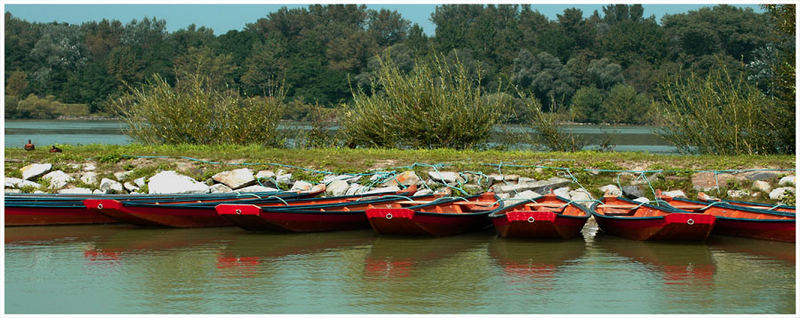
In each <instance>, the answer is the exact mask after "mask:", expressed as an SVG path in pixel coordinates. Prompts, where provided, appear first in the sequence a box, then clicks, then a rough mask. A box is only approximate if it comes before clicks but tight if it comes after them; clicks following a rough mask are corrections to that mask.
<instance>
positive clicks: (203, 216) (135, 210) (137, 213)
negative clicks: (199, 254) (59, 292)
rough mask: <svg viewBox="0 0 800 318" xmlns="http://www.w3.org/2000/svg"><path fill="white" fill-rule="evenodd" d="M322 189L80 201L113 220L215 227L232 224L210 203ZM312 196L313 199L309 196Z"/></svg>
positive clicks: (274, 198) (283, 198)
mask: <svg viewBox="0 0 800 318" xmlns="http://www.w3.org/2000/svg"><path fill="white" fill-rule="evenodd" d="M322 191H323V190H321V189H316V190H314V191H310V192H299V193H297V192H286V193H281V194H278V195H270V196H266V197H261V198H256V199H254V198H253V197H252V196H249V195H247V196H235V197H223V198H211V199H193V200H168V201H165V200H155V201H120V200H113V199H90V200H84V201H83V203H84V205H85V206H86V208H87V209H88V210H91V211H94V212H97V213H99V214H102V215H104V216H106V217H109V218H112V219H114V220H116V221H119V222H123V223H128V224H134V225H141V226H167V227H181V228H183V227H216V226H230V225H233V224H231V223H230V222H228V221H227V220H225V219H223V218H221V217H219V216H218V215H217V213H216V212H215V211H214V207H215V206H216V205H217V204H219V203H220V202H232V201H235V202H248V203H257V204H265V205H270V204H273V205H283V204H286V203H284V202H287V200H293V199H300V198H310V197H311V198H313V197H315V196H317V195H319V194H320V193H322ZM311 200H314V199H311Z"/></svg>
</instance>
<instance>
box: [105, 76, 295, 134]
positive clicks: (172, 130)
mask: <svg viewBox="0 0 800 318" xmlns="http://www.w3.org/2000/svg"><path fill="white" fill-rule="evenodd" d="M179 82H180V80H179ZM283 98H284V94H283V90H282V89H279V90H278V95H277V96H272V97H249V98H248V97H242V96H240V95H239V93H238V92H236V91H235V90H223V89H220V88H215V85H214V83H213V82H212V81H210V80H209V79H208V78H207V77H203V76H192V77H190V78H189V79H188V80H186V81H184V82H182V83H181V85H177V86H176V87H172V86H171V85H170V84H169V83H167V81H166V80H165V79H163V78H162V77H160V76H158V75H155V76H154V77H153V78H152V79H151V80H149V81H148V82H147V83H146V84H145V85H144V86H143V87H141V88H138V89H131V90H130V91H129V92H128V93H126V94H125V95H123V96H122V97H121V98H119V99H117V100H115V101H114V103H113V106H114V108H115V109H116V110H117V111H118V112H119V113H120V115H121V117H122V119H123V121H125V123H126V124H127V128H126V129H125V133H126V134H127V135H129V136H131V137H132V138H133V139H135V140H136V141H139V142H142V143H146V144H231V143H232V144H274V142H275V137H276V128H277V125H278V122H279V121H280V118H281V116H282V114H283V111H284V108H285V107H284V104H283V102H282V101H283Z"/></svg>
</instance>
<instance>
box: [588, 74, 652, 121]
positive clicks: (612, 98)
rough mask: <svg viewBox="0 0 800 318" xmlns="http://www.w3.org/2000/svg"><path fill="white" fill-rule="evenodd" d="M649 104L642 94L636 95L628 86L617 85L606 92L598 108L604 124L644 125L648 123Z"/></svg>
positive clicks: (649, 115)
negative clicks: (606, 95) (606, 94)
mask: <svg viewBox="0 0 800 318" xmlns="http://www.w3.org/2000/svg"><path fill="white" fill-rule="evenodd" d="M650 105H651V102H650V100H649V98H647V96H645V95H644V94H637V93H636V90H635V89H634V88H633V87H632V86H629V85H625V84H617V85H615V86H614V87H612V88H611V91H609V92H608V97H606V99H605V100H603V103H602V105H601V108H600V114H602V117H603V118H602V119H601V120H602V121H603V122H606V123H612V124H615V123H630V124H644V123H648V122H650V120H651V119H650V118H651V114H650Z"/></svg>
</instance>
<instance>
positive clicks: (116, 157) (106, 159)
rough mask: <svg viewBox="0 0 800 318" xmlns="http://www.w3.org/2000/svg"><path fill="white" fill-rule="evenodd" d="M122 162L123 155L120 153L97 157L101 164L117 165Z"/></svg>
mask: <svg viewBox="0 0 800 318" xmlns="http://www.w3.org/2000/svg"><path fill="white" fill-rule="evenodd" d="M120 160H122V155H120V154H119V153H115V152H111V153H106V154H102V155H100V156H97V161H99V162H101V163H117V162H119V161H120Z"/></svg>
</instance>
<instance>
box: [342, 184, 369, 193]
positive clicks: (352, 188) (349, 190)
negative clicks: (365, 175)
mask: <svg viewBox="0 0 800 318" xmlns="http://www.w3.org/2000/svg"><path fill="white" fill-rule="evenodd" d="M364 188H365V187H364V186H362V185H360V184H358V183H353V184H351V185H350V187H349V188H347V192H345V194H344V195H354V194H359V193H361V192H362V191H365V190H364Z"/></svg>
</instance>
